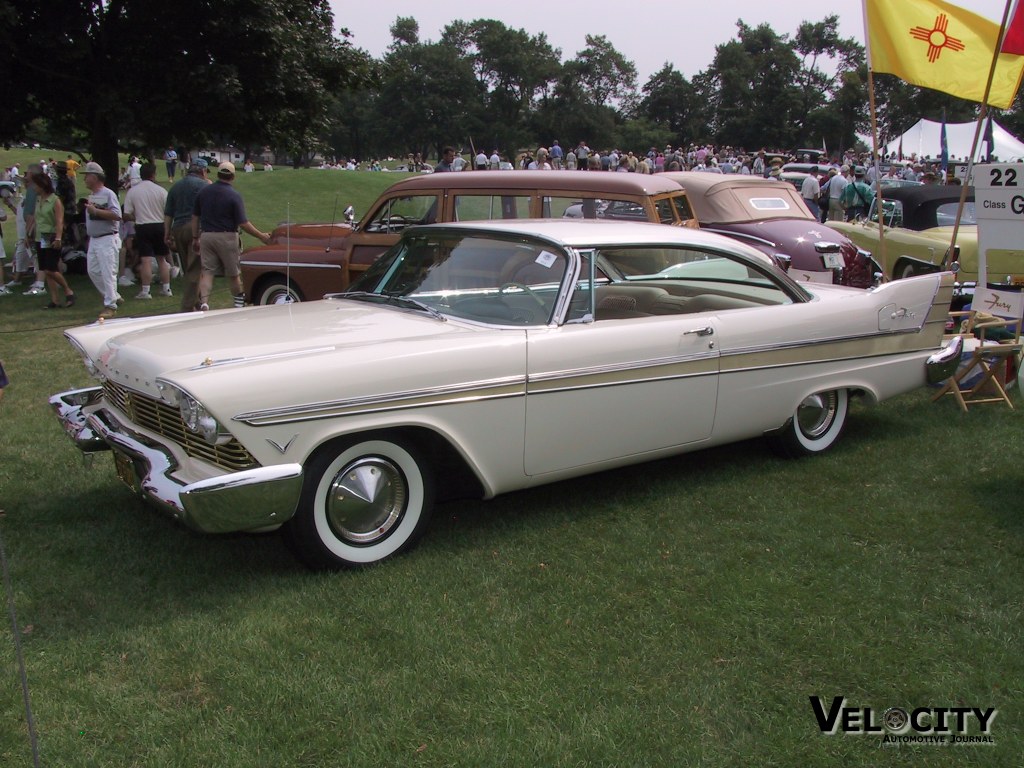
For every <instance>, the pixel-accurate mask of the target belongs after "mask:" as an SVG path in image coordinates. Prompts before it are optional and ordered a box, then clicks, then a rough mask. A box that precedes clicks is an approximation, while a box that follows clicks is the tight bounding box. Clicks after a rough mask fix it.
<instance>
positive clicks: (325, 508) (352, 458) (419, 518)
mask: <svg viewBox="0 0 1024 768" xmlns="http://www.w3.org/2000/svg"><path fill="white" fill-rule="evenodd" d="M433 504H434V481H433V475H432V474H431V471H430V467H429V465H428V464H427V462H426V461H425V460H424V459H423V458H422V456H421V455H420V453H419V451H418V450H416V449H415V448H414V447H413V446H412V445H406V444H404V443H400V442H397V441H392V440H389V439H384V438H380V439H359V440H357V441H355V442H348V443H342V444H340V445H335V446H333V447H332V448H329V449H326V450H323V451H321V452H320V453H319V454H318V455H316V456H315V457H314V458H313V459H312V460H311V461H310V462H309V464H308V466H307V467H306V479H305V482H304V484H303V488H302V495H301V497H300V499H299V506H298V510H297V511H296V513H295V516H294V517H293V518H292V519H291V520H290V521H289V522H288V523H287V525H286V526H285V529H284V533H285V537H286V541H287V542H288V544H289V546H290V547H291V548H292V550H293V551H294V552H295V554H296V556H297V557H298V558H299V559H300V560H302V562H304V563H305V564H306V565H308V566H309V567H310V568H314V569H325V568H340V567H358V566H363V565H370V564H372V563H377V562H380V561H381V560H384V559H386V558H388V557H391V556H392V555H396V554H398V553H399V552H402V551H404V550H406V549H408V548H409V547H411V546H412V545H413V543H415V541H416V540H417V539H418V538H419V537H420V536H421V535H422V534H423V531H424V530H425V529H426V526H427V523H428V522H429V520H430V514H431V511H432V509H433Z"/></svg>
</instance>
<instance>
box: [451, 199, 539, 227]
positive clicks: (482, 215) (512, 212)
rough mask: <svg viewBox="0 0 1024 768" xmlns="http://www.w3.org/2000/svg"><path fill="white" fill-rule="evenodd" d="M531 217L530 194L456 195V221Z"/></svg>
mask: <svg viewBox="0 0 1024 768" xmlns="http://www.w3.org/2000/svg"><path fill="white" fill-rule="evenodd" d="M528 218H530V196H529V195H456V196H455V221H485V220H489V219H528Z"/></svg>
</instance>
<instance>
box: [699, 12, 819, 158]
mask: <svg viewBox="0 0 1024 768" xmlns="http://www.w3.org/2000/svg"><path fill="white" fill-rule="evenodd" d="M736 26H737V28H738V30H739V35H738V37H739V39H738V40H732V41H730V42H728V43H725V44H723V45H719V46H717V48H716V50H715V59H714V62H713V63H712V64H711V66H710V67H709V68H708V70H707V71H706V73H704V74H705V77H704V79H703V80H702V85H703V86H704V88H705V90H704V93H703V96H704V98H705V99H706V100H707V102H708V103H709V104H710V105H711V106H712V107H713V109H714V112H715V113H716V119H715V121H714V126H713V127H714V138H715V140H716V141H718V142H728V143H730V144H734V145H740V146H745V147H761V146H776V147H793V146H795V145H796V144H797V143H798V141H799V138H800V135H801V132H802V128H801V123H802V120H803V114H801V113H800V107H801V99H800V95H801V94H800V91H799V89H798V87H797V86H796V82H797V77H798V73H799V70H800V61H799V59H798V58H797V56H796V54H795V53H794V51H793V46H792V45H791V44H790V43H789V41H788V38H787V36H785V35H781V36H780V35H778V34H776V33H775V31H774V30H772V28H771V27H769V26H768V25H767V24H761V25H759V26H758V27H756V28H752V27H748V26H747V25H746V24H744V23H743V22H742V21H738V22H736Z"/></svg>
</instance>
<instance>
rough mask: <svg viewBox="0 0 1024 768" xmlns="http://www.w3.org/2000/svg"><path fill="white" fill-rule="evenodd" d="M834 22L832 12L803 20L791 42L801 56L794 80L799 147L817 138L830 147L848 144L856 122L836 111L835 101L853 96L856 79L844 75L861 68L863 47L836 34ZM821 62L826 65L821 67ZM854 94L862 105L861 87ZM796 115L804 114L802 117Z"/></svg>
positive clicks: (864, 96)
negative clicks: (817, 19)
mask: <svg viewBox="0 0 1024 768" xmlns="http://www.w3.org/2000/svg"><path fill="white" fill-rule="evenodd" d="M838 25H839V17H838V16H836V15H834V14H833V15H830V16H826V17H825V19H824V20H823V21H820V22H817V23H811V22H808V21H805V22H803V23H802V24H800V27H799V28H798V29H797V33H796V38H795V40H794V42H793V48H794V50H795V51H796V52H797V53H798V54H799V55H800V56H801V62H800V69H799V73H798V77H797V82H796V85H797V87H798V89H799V90H800V102H801V106H800V107H799V109H798V115H796V117H797V121H796V125H797V126H799V127H800V129H801V130H802V133H801V135H800V136H799V137H798V143H799V144H801V145H802V146H816V145H817V142H819V141H825V142H826V144H831V146H832V147H833V148H837V147H841V146H852V143H853V137H854V135H855V132H856V130H857V125H856V123H858V122H860V121H859V120H858V119H857V115H851V114H848V113H846V112H845V111H842V110H840V109H839V102H840V101H841V102H842V103H843V104H846V103H848V102H849V101H850V97H851V96H852V95H853V91H851V90H850V89H851V88H853V87H854V85H855V83H856V82H857V80H852V79H850V78H848V77H847V75H848V74H849V73H851V72H854V73H855V72H858V71H859V70H860V69H862V68H863V67H864V61H865V55H864V46H862V45H861V44H860V43H858V42H857V41H856V40H854V39H853V38H841V37H839V33H838ZM823 61H824V62H825V63H826V64H827V66H826V67H824V68H823V67H822V66H821V65H822V62H823ZM840 91H843V95H842V99H840ZM857 96H858V97H859V100H860V104H861V106H863V104H864V103H865V100H866V99H867V91H866V89H861V90H860V91H859V93H857ZM860 113H861V114H863V110H860ZM800 115H803V116H804V118H803V119H802V120H800ZM828 139H831V141H828Z"/></svg>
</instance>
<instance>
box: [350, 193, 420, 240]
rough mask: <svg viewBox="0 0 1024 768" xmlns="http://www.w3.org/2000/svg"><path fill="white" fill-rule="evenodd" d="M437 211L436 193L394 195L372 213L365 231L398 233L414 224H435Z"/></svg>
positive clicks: (364, 228) (364, 227)
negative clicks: (407, 195)
mask: <svg viewBox="0 0 1024 768" xmlns="http://www.w3.org/2000/svg"><path fill="white" fill-rule="evenodd" d="M437 211H438V205H437V197H436V196H435V195H412V196H409V197H393V198H391V199H389V200H385V201H384V203H383V204H382V205H381V206H380V207H379V208H378V209H377V210H376V211H374V212H373V213H372V214H370V218H369V219H368V220H367V222H366V224H365V226H363V232H383V233H387V234H397V233H399V232H401V231H402V230H403V229H405V228H406V227H411V226H413V225H414V224H433V223H434V222H436V221H437Z"/></svg>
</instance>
